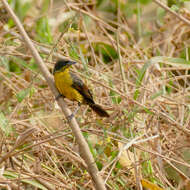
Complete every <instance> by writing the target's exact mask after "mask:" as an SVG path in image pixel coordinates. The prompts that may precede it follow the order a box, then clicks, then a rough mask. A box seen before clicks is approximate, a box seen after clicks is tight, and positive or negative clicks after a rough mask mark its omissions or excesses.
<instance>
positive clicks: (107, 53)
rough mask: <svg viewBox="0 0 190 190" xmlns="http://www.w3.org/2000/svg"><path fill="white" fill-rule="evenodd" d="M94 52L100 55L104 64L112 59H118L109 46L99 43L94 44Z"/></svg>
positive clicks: (115, 52)
mask: <svg viewBox="0 0 190 190" xmlns="http://www.w3.org/2000/svg"><path fill="white" fill-rule="evenodd" d="M94 48H95V51H96V52H97V53H101V54H102V56H103V60H104V62H105V63H108V62H110V61H112V60H113V59H118V53H117V51H116V50H115V49H114V48H113V47H112V46H110V45H108V44H105V43H103V42H101V43H95V44H94Z"/></svg>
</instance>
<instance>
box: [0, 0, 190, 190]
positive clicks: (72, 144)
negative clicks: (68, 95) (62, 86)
mask: <svg viewBox="0 0 190 190" xmlns="http://www.w3.org/2000/svg"><path fill="white" fill-rule="evenodd" d="M15 2H16V4H15ZM21 2H22V1H14V0H12V1H10V3H11V5H12V7H13V9H14V11H15V12H16V13H17V15H18V16H19V17H20V19H21V21H22V23H23V25H24V27H25V29H26V31H27V32H28V34H29V36H30V37H31V39H32V40H33V42H34V43H35V45H36V47H37V49H38V50H39V52H40V53H41V56H42V57H43V59H44V61H45V62H46V64H47V67H48V68H49V71H50V72H52V69H53V67H54V64H55V61H56V60H57V59H58V57H61V56H65V57H67V58H70V59H73V60H76V61H77V62H78V64H77V65H76V67H74V68H73V71H74V72H76V73H77V74H78V75H79V76H80V77H81V78H83V80H84V81H85V83H86V84H87V86H88V87H89V88H90V89H91V90H92V92H93V95H94V98H95V101H96V102H97V103H99V104H101V105H102V106H103V107H104V108H105V109H106V110H107V111H108V112H109V114H110V118H108V119H107V118H106V119H102V118H99V117H98V116H97V115H96V114H95V113H94V112H92V110H91V109H90V108H89V107H87V106H82V107H81V109H80V111H79V112H78V113H77V116H76V119H77V121H78V123H79V125H80V127H81V130H82V132H83V135H84V137H85V139H86V141H87V142H88V145H89V147H90V150H91V153H92V155H93V157H94V159H95V162H96V164H97V167H98V169H99V171H100V173H101V176H102V177H103V179H104V181H105V183H106V187H107V188H108V189H115V190H117V189H140V187H141V185H142V186H143V187H144V188H149V189H161V188H163V189H184V190H186V189H188V185H189V178H190V175H189V173H190V172H189V168H190V165H189V164H190V161H189V154H190V152H189V121H190V114H189V113H190V111H189V110H190V109H189V96H190V94H189V72H188V71H189V67H190V64H189V52H190V51H189V26H188V25H186V24H184V23H183V22H182V21H179V20H178V19H177V18H176V17H174V16H173V15H171V14H169V13H168V12H167V11H164V10H163V9H162V10H161V11H160V8H159V7H158V6H157V5H156V4H154V3H153V2H150V1H149V2H143V1H136V2H132V1H131V2H130V1H129V2H125V1H118V2H117V3H116V1H112V0H103V1H97V4H96V3H95V1H92V2H89V3H85V1H72V2H71V1H64V2H65V3H63V1H52V2H51V1H45V0H44V1H41V2H38V3H37V4H35V3H34V2H33V1H30V2H27V3H26V4H25V3H21ZM144 3H145V4H144ZM118 4H119V5H118ZM0 6H1V7H0V8H1V10H0V11H4V9H3V7H2V5H0ZM18 7H22V9H20V8H18ZM119 8H120V9H119ZM179 9H180V12H178V14H181V15H182V16H183V17H185V18H187V19H189V18H190V13H189V11H187V10H185V9H183V8H182V7H179ZM78 10H80V12H79V11H78ZM129 10H130V11H129ZM129 13H130V14H129ZM150 17H151V19H150ZM18 35H19V34H17V30H16V27H15V25H14V23H13V21H12V20H11V19H10V18H9V17H8V15H6V14H3V16H2V17H0V41H1V43H0V53H1V58H0V137H1V138H0V139H1V141H0V147H1V148H0V150H1V154H0V155H1V156H0V168H1V178H0V187H1V189H8V188H12V189H19V188H20V189H93V183H92V181H91V178H90V176H89V174H88V172H87V170H86V168H85V167H86V164H85V162H84V161H83V160H82V158H81V157H80V155H79V150H78V145H77V143H76V141H75V137H74V136H73V134H72V132H71V129H70V128H69V125H68V123H67V121H66V118H65V117H64V115H63V114H62V112H61V110H60V108H59V107H58V105H57V103H56V102H55V98H54V97H53V95H52V93H51V91H50V89H49V88H48V86H47V84H46V81H45V80H44V78H43V76H42V75H41V73H39V69H38V67H37V65H36V64H35V62H34V60H33V58H32V55H31V54H30V52H29V51H28V49H26V48H25V46H24V44H23V42H22V40H21V39H20V38H19V36H18ZM66 102H67V104H68V105H69V107H70V108H71V109H72V110H74V109H75V107H76V103H73V102H70V101H69V100H66ZM31 128H32V130H31Z"/></svg>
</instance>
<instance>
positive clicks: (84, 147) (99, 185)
mask: <svg viewBox="0 0 190 190" xmlns="http://www.w3.org/2000/svg"><path fill="white" fill-rule="evenodd" d="M1 1H2V3H3V5H4V7H5V8H6V10H7V12H8V13H9V15H10V16H11V18H12V19H13V20H14V22H15V24H16V26H17V28H18V30H19V32H20V34H21V35H22V37H23V39H24V41H25V44H26V46H27V48H28V49H30V51H31V53H32V55H33V57H34V59H35V61H36V63H37V64H38V66H39V68H40V71H41V72H42V74H43V76H44V78H45V79H46V81H47V83H48V85H49V87H50V89H51V91H52V93H53V94H54V95H55V97H57V96H58V94H59V93H58V91H57V89H56V87H55V84H54V81H53V77H52V75H51V74H50V72H49V71H48V69H47V67H46V66H45V64H44V62H43V60H42V58H41V57H40V55H39V53H38V51H37V50H36V48H35V46H34V44H33V43H32V41H31V40H30V38H29V37H28V35H27V33H26V32H25V30H24V28H23V26H22V24H21V22H20V21H19V19H18V17H17V16H16V15H15V13H14V12H13V10H12V9H11V8H10V6H9V4H8V3H7V1H6V0H1ZM58 104H59V106H60V107H61V109H62V111H63V113H64V115H65V116H66V117H67V116H69V115H70V114H71V111H70V110H69V109H68V108H67V105H66V104H65V102H64V100H63V98H59V100H58ZM69 124H70V127H71V129H72V131H73V134H74V136H75V138H76V141H77V143H78V145H79V149H80V154H81V157H82V158H83V159H84V160H85V162H86V164H87V166H88V172H89V174H90V176H91V177H92V180H93V182H94V185H95V188H96V189H98V190H105V189H106V188H105V185H104V183H103V180H102V178H101V176H100V175H99V173H98V168H97V166H96V163H95V161H94V158H93V156H92V154H91V152H90V149H89V147H88V144H87V142H86V141H85V139H84V137H83V135H82V132H81V130H80V128H79V125H78V123H77V122H76V119H75V118H73V119H72V120H71V121H70V123H69Z"/></svg>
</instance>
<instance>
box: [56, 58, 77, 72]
mask: <svg viewBox="0 0 190 190" xmlns="http://www.w3.org/2000/svg"><path fill="white" fill-rule="evenodd" d="M73 64H76V62H74V61H69V60H59V61H57V62H56V64H55V66H54V70H53V73H56V72H61V71H64V70H65V69H67V68H69V67H71V65H73Z"/></svg>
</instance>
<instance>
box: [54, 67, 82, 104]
mask: <svg viewBox="0 0 190 190" xmlns="http://www.w3.org/2000/svg"><path fill="white" fill-rule="evenodd" d="M54 80H55V85H56V87H57V89H58V90H59V93H60V94H62V95H63V96H65V97H66V98H68V99H69V100H75V101H77V102H80V103H82V102H83V96H82V95H81V94H80V93H79V92H78V91H77V90H75V89H74V88H73V87H72V84H73V81H72V77H71V75H70V73H69V69H65V70H64V71H62V72H56V73H54Z"/></svg>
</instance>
